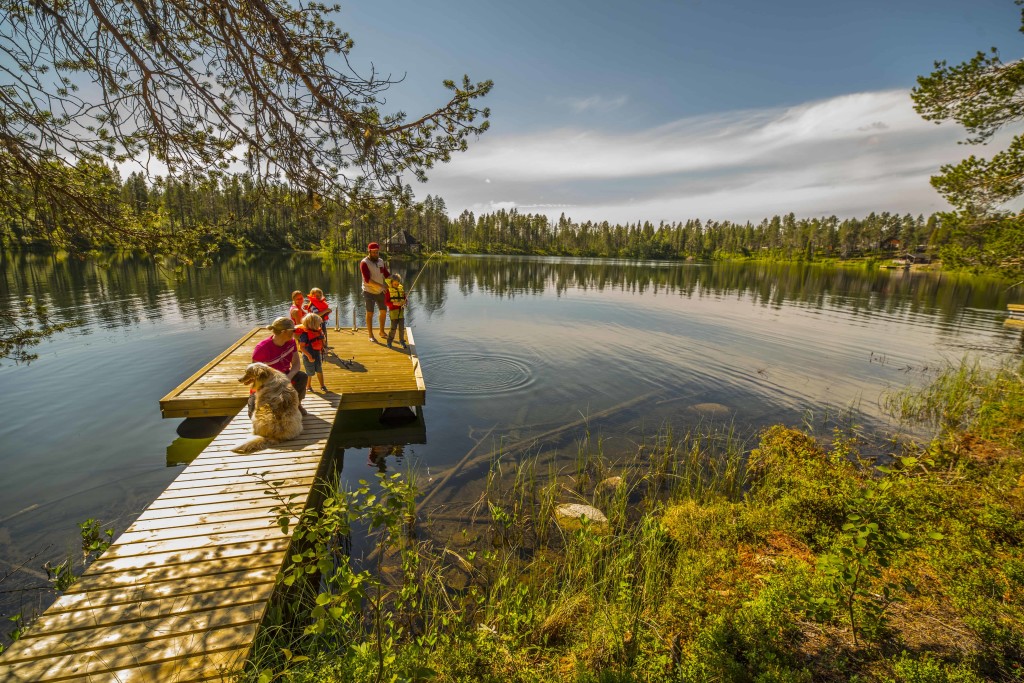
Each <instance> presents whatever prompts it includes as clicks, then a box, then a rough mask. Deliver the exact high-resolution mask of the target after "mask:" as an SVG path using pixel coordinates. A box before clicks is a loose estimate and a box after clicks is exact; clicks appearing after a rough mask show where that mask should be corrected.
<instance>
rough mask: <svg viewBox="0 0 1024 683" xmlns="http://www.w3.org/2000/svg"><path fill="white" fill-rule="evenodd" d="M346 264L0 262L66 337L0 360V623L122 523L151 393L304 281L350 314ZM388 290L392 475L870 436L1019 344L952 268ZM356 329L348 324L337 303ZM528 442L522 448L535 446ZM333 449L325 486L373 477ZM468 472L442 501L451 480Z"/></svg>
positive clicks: (541, 266)
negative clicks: (422, 429)
mask: <svg viewBox="0 0 1024 683" xmlns="http://www.w3.org/2000/svg"><path fill="white" fill-rule="evenodd" d="M357 263H358V262H357V260H356V259H350V260H341V259H331V258H326V259H322V258H318V257H317V256H315V255H310V254H255V255H254V254H245V255H237V256H231V257H226V258H224V259H223V260H222V261H221V262H219V263H218V264H216V265H214V266H213V267H210V268H206V269H188V268H186V269H184V271H183V272H182V273H181V274H180V275H176V274H175V273H174V272H173V271H171V270H169V269H164V268H160V267H158V266H156V265H154V264H153V263H152V262H149V261H145V260H141V259H137V258H132V257H127V256H108V257H102V258H98V259H93V260H86V261H76V260H61V259H58V258H56V257H53V256H48V255H36V254H15V255H10V254H8V255H5V256H2V257H0V308H2V310H4V311H11V310H14V309H15V308H16V307H17V304H18V302H20V301H22V300H23V299H24V298H25V297H28V296H31V297H35V298H36V299H37V300H40V301H44V302H46V303H47V304H48V305H49V307H50V310H51V313H52V314H53V315H54V316H55V317H56V318H58V319H76V320H79V321H80V322H81V324H80V325H79V326H78V327H76V328H74V329H72V330H70V331H67V332H64V333H61V334H59V335H57V336H55V337H54V338H52V339H51V340H48V341H45V342H43V344H42V345H40V346H39V347H38V348H37V352H38V354H39V358H38V360H36V361H34V362H32V363H31V364H30V365H28V366H24V365H23V366H16V365H13V364H11V363H10V362H7V361H4V362H3V364H2V365H0V387H2V388H3V391H0V415H2V416H3V420H2V422H0V471H2V472H3V476H2V477H0V577H4V576H5V575H6V574H8V572H10V570H12V569H15V568H18V567H21V569H20V570H19V571H17V572H16V573H15V574H14V575H13V576H10V577H9V578H8V579H7V580H6V581H3V582H0V615H2V616H6V615H9V614H11V613H13V612H16V611H19V610H25V609H31V608H33V607H37V606H41V605H45V604H46V603H47V602H48V601H49V600H50V599H51V598H50V597H48V596H47V595H46V594H45V593H43V592H41V591H38V590H36V588H37V587H39V586H45V585H46V580H45V578H46V577H45V573H44V572H43V571H42V569H41V565H42V564H43V562H44V561H46V560H49V561H51V562H52V563H54V564H56V563H58V562H60V561H61V560H62V559H63V558H65V557H67V556H68V555H69V554H72V555H73V554H77V552H78V551H77V549H76V545H77V542H78V541H77V538H78V535H77V525H78V523H80V522H82V521H84V520H86V519H88V518H94V519H97V520H100V521H101V522H102V523H103V524H104V525H112V526H113V527H114V528H115V529H116V530H117V531H118V532H120V531H123V530H124V528H125V527H127V526H128V525H129V524H130V523H131V522H132V521H133V520H134V518H135V517H136V516H137V515H138V514H139V513H140V512H141V511H142V510H143V509H144V508H145V507H146V506H147V505H148V504H149V502H150V501H152V500H153V499H154V498H155V497H156V496H157V495H159V493H160V492H161V491H162V490H163V489H164V487H165V486H166V485H167V484H168V483H169V482H170V481H171V480H173V479H174V478H175V476H177V474H178V473H179V472H180V470H181V465H180V464H174V462H175V458H174V457H172V454H173V453H176V452H177V449H179V447H180V441H176V439H177V435H176V433H175V428H176V427H177V425H178V422H179V421H178V420H162V419H161V417H160V411H159V406H158V400H159V399H160V398H161V397H162V396H163V395H164V394H166V393H167V392H168V391H170V390H171V389H173V388H174V387H175V386H177V385H178V384H179V383H180V382H182V381H183V380H184V379H185V378H187V377H188V376H189V375H191V374H192V373H193V372H195V371H196V370H197V369H199V368H200V367H201V366H202V365H203V364H205V363H206V362H207V361H209V360H210V359H211V358H213V357H214V356H215V355H217V354H218V353H219V352H220V351H222V350H223V349H224V348H226V347H227V346H228V345H229V344H231V343H232V342H233V341H235V340H237V339H238V338H239V337H240V336H242V334H243V333H244V332H245V331H247V330H249V329H251V328H252V327H253V326H254V325H257V324H267V323H268V322H269V321H270V320H272V319H273V318H274V317H276V316H278V315H286V314H287V311H288V306H289V294H290V293H291V291H292V290H294V289H297V288H298V289H303V290H305V291H308V290H309V288H311V287H314V286H319V287H321V288H322V289H324V290H325V292H326V293H327V298H328V301H329V302H330V303H331V304H332V305H334V306H335V308H336V310H337V311H338V313H339V314H340V319H341V321H342V323H343V324H344V325H350V324H351V321H352V318H353V312H355V311H357V309H358V307H359V306H361V303H362V299H361V294H360V292H359V278H358V275H357ZM391 266H392V270H394V271H397V272H399V273H400V274H402V275H403V276H404V277H405V282H406V285H407V286H409V285H414V286H412V287H411V288H410V296H409V302H410V303H409V312H408V320H407V324H408V325H410V326H411V327H412V329H413V330H414V333H415V338H416V346H417V353H418V354H419V356H420V358H421V361H422V365H423V372H424V377H425V380H426V386H427V404H426V407H425V410H424V415H425V423H426V431H427V439H426V440H427V443H426V444H420V445H411V446H406V447H405V449H404V451H403V452H402V455H401V458H400V463H394V462H392V464H391V466H395V464H400V466H402V467H412V468H414V469H415V470H416V471H417V472H418V473H419V475H420V476H425V477H427V478H429V477H431V475H432V473H433V472H436V471H439V470H443V469H445V468H447V467H450V466H451V465H453V464H454V463H456V462H458V461H459V460H460V459H461V458H462V457H463V456H464V455H465V454H466V453H467V452H468V451H470V450H471V449H473V448H474V447H477V444H478V442H480V441H481V440H484V441H486V442H487V443H484V444H482V447H485V448H486V449H487V450H489V449H490V448H491V447H492V446H493V445H497V444H498V443H500V441H499V440H504V441H505V442H509V441H516V442H523V441H524V440H526V441H529V440H530V439H531V438H532V437H533V436H535V435H538V434H546V433H551V432H553V431H554V430H557V429H558V428H559V427H561V426H564V425H566V424H568V423H577V424H578V427H577V428H574V429H570V430H567V431H563V432H561V433H560V434H559V437H558V438H557V439H554V440H553V441H552V442H551V443H550V444H549V445H547V446H546V447H550V448H555V449H566V450H572V449H573V448H574V447H575V444H576V443H577V442H578V441H579V440H580V439H582V438H583V436H584V434H585V433H586V432H587V431H589V433H590V434H591V436H592V437H598V436H599V437H600V438H601V439H602V449H603V452H604V455H605V456H606V457H611V458H615V457H618V456H620V455H621V456H625V455H628V454H630V453H633V452H635V451H636V448H637V444H639V443H641V442H643V441H644V440H645V439H650V438H652V437H654V436H655V435H657V434H658V433H659V432H660V431H662V430H665V429H668V428H671V429H673V430H676V431H679V430H686V429H692V428H695V427H701V428H715V427H716V426H718V427H722V428H731V429H733V430H734V431H735V433H736V434H737V435H738V438H741V439H747V440H749V441H750V442H751V445H753V438H754V437H753V436H752V435H753V434H755V433H756V430H757V429H758V428H760V427H763V426H765V425H768V424H772V423H776V422H783V423H786V424H792V425H798V426H804V427H807V428H809V429H812V430H814V431H815V432H816V433H819V434H823V435H827V434H829V433H830V432H831V430H832V428H833V427H834V426H836V425H842V426H845V427H846V428H850V429H855V430H857V431H858V432H859V433H862V434H864V435H870V434H875V433H881V432H883V431H884V430H886V429H887V420H886V416H885V414H884V412H883V410H882V409H881V407H880V401H881V398H882V397H883V396H884V395H885V393H886V392H888V391H891V390H893V389H899V388H902V387H904V386H907V385H919V384H922V383H924V382H926V381H927V380H928V379H929V378H930V377H931V376H933V374H934V372H935V371H936V370H937V369H939V368H941V367H942V366H943V365H944V364H945V363H948V362H954V363H955V362H958V361H959V360H960V359H961V358H962V357H963V356H964V355H965V354H972V355H976V356H978V357H979V358H981V359H983V360H984V361H985V362H998V361H999V360H1000V359H1001V358H1004V357H1006V356H1008V355H1011V354H1019V353H1020V352H1021V350H1022V348H1024V339H1022V334H1021V331H1020V330H1012V329H1006V328H1004V327H1003V324H1002V322H1003V319H1004V318H1005V316H1006V304H1007V303H1010V302H1019V301H1022V300H1024V291H1022V289H1021V288H1020V287H1017V288H1008V287H1007V283H1004V282H999V281H995V280H987V279H981V278H973V277H969V276H949V275H938V274H935V273H924V272H920V273H919V272H909V271H903V270H897V271H891V270H880V271H873V272H867V271H863V270H853V269H841V268H827V267H820V266H814V265H804V264H763V263H709V264H703V263H679V262H634V261H622V260H585V259H556V258H515V257H471V256H460V257H451V258H447V259H439V258H438V259H433V260H432V261H430V262H428V263H427V264H426V265H424V264H423V263H422V262H411V263H408V262H400V261H397V260H396V261H393V262H392V263H391ZM358 315H359V317H360V319H362V315H363V314H362V311H361V310H358ZM541 447H545V446H544V445H543V444H542V445H541V446H538V447H537V448H541ZM368 455H369V453H368V451H367V450H365V449H363V450H349V451H348V452H346V453H345V454H344V472H343V475H342V476H343V478H344V479H345V480H346V481H349V482H352V481H355V480H357V479H359V478H363V477H368V476H369V475H370V474H372V473H373V472H374V471H375V468H374V466H373V465H372V464H368V461H367V458H368ZM481 476H483V475H482V473H480V472H478V471H470V472H467V473H466V476H465V477H463V478H462V479H461V480H458V479H456V480H453V481H452V484H451V486H452V487H453V489H452V492H451V493H452V495H453V496H454V497H455V498H457V497H458V495H459V491H460V490H461V488H462V487H467V490H470V489H472V484H473V482H472V481H467V480H466V479H467V477H468V478H473V477H477V478H479V477H481Z"/></svg>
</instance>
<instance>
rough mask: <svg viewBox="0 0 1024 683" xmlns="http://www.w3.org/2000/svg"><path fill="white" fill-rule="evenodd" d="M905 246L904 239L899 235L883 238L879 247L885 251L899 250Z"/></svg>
mask: <svg viewBox="0 0 1024 683" xmlns="http://www.w3.org/2000/svg"><path fill="white" fill-rule="evenodd" d="M902 246H903V241H902V240H901V239H900V238H898V237H888V238H886V239H884V240H882V243H881V244H880V245H878V247H879V248H880V249H882V250H884V251H899V250H900V248H901V247H902Z"/></svg>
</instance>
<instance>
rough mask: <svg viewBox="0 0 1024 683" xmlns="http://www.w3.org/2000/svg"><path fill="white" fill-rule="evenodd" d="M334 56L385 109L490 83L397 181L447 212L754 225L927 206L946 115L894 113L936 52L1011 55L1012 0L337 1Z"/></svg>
mask: <svg viewBox="0 0 1024 683" xmlns="http://www.w3.org/2000/svg"><path fill="white" fill-rule="evenodd" d="M339 23H340V24H341V25H342V27H343V28H344V29H345V30H347V31H349V32H350V34H351V36H352V38H353V39H354V40H355V43H356V44H355V49H354V50H353V52H352V55H351V61H352V63H353V64H354V65H355V66H356V67H357V68H361V69H363V70H364V72H365V70H366V69H367V68H368V67H369V65H370V64H371V63H372V65H373V67H374V68H375V69H376V70H377V71H378V72H382V73H390V74H392V75H393V76H396V77H402V76H404V77H405V80H404V82H402V83H400V84H398V85H396V86H395V87H394V88H393V89H392V90H391V91H390V92H389V94H388V104H387V107H386V108H387V109H388V110H395V109H399V110H403V111H406V113H408V114H409V115H410V116H412V115H417V114H421V113H424V112H425V111H427V110H429V109H431V108H433V107H436V106H438V105H439V104H441V103H442V102H443V101H444V100H445V94H446V92H447V91H445V90H443V88H442V87H441V81H442V80H443V79H445V78H452V79H455V80H459V79H461V76H462V74H464V73H466V74H469V75H470V77H471V78H473V79H474V80H483V79H487V78H490V79H493V80H494V82H495V86H494V90H493V91H492V93H491V94H490V95H488V96H487V97H486V98H485V103H486V105H487V106H489V107H490V108H491V130H490V131H488V132H487V133H486V134H484V135H483V136H482V137H481V138H480V139H479V140H476V141H471V143H470V150H469V151H468V152H466V153H463V154H460V155H457V156H456V157H455V158H454V159H453V160H452V161H451V162H450V163H449V164H446V165H443V166H440V167H437V168H435V169H433V170H432V172H430V173H429V176H430V181H429V182H428V183H427V184H425V185H424V184H419V183H413V190H414V191H415V193H416V195H417V197H418V198H420V199H422V198H424V197H426V195H427V194H434V195H439V196H441V197H443V198H444V199H445V201H446V203H447V206H448V210H449V213H451V214H453V215H456V214H458V213H459V212H461V211H462V210H464V209H469V210H471V211H474V212H476V213H480V212H485V211H493V210H496V209H498V208H513V207H515V208H517V209H518V210H519V211H521V212H524V213H525V212H532V213H538V212H541V213H546V214H548V215H551V216H553V217H557V216H558V215H559V214H560V213H562V212H564V213H565V214H566V215H567V216H569V217H571V218H573V219H576V220H588V219H589V220H609V221H612V222H627V221H629V222H632V221H637V220H650V221H652V222H655V223H657V222H658V221H661V220H666V221H673V220H686V219H688V218H696V217H699V218H702V219H716V220H724V219H728V220H741V221H742V220H759V219H760V218H762V217H764V216H770V215H772V214H775V213H783V212H789V211H794V212H796V214H797V215H798V216H816V215H831V214H835V215H838V216H840V217H846V216H861V215H866V214H867V213H868V212H870V211H895V212H899V213H904V212H908V211H909V212H911V213H914V214H917V213H925V214H927V213H930V212H932V211H937V210H943V209H945V208H947V207H946V205H945V203H944V202H943V201H942V199H941V198H940V197H939V196H938V195H937V194H936V193H935V191H934V190H933V189H932V188H931V186H930V185H929V184H928V177H929V176H930V175H931V174H933V173H934V172H935V171H936V170H937V169H938V167H939V165H940V164H942V163H948V162H953V161H956V160H958V159H960V158H962V157H963V156H966V155H967V154H969V153H971V152H975V153H977V154H980V155H984V156H987V155H989V154H991V153H992V151H993V147H997V146H998V145H999V142H1000V141H1005V139H1006V138H1005V136H1003V138H1001V140H997V141H996V142H995V143H994V144H993V145H990V147H989V148H978V149H970V148H966V147H964V146H962V145H957V144H956V143H957V140H960V139H962V138H963V133H962V131H961V130H960V129H958V128H957V127H956V126H955V125H954V124H944V125H942V126H936V125H935V124H933V123H928V122H925V121H923V120H922V119H920V117H918V116H917V114H915V113H914V111H913V109H912V107H911V104H910V99H909V91H910V88H912V87H913V86H914V84H915V78H916V77H917V76H918V75H922V74H926V73H928V72H930V71H931V69H932V64H933V62H934V61H935V60H937V59H946V60H947V61H949V62H950V63H956V62H959V61H961V60H963V59H966V58H969V57H970V56H972V55H973V54H974V52H975V51H977V50H985V49H987V48H989V47H991V46H998V47H1000V50H1001V53H1002V55H1003V58H1004V59H1005V60H1009V59H1015V58H1018V57H1020V56H1021V52H1022V50H1021V47H1022V45H1024V36H1021V35H1020V33H1019V32H1018V30H1017V29H1018V27H1019V26H1020V14H1019V8H1018V7H1017V6H1016V5H1014V3H1013V2H1012V0H960V1H948V0H931V1H928V2H926V1H922V0H890V1H889V2H876V1H875V0H861V1H859V2H833V1H831V0H819V1H818V2H810V1H804V0H783V1H777V2H753V1H752V0H739V1H729V0H719V1H717V2H711V1H709V0H699V1H697V0H677V1H675V2H673V1H669V0H634V1H633V2H582V1H579V0H562V1H557V0H549V1H547V2H540V1H538V0H520V1H518V2H514V3H509V2H500V3H499V2H489V1H486V0H484V1H480V0H477V1H476V2H468V1H464V0H451V1H448V2H445V3H424V2H413V1H412V0H375V1H373V2H369V1H366V2H356V3H348V4H343V5H342V11H341V16H340V21H339Z"/></svg>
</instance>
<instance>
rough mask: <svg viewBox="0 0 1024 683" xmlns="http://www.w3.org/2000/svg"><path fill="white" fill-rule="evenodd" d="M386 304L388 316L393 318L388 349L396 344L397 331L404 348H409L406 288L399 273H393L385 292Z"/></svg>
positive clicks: (389, 331)
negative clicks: (406, 336) (406, 321)
mask: <svg viewBox="0 0 1024 683" xmlns="http://www.w3.org/2000/svg"><path fill="white" fill-rule="evenodd" d="M384 303H385V304H387V307H388V315H389V316H390V317H391V329H389V330H388V348H389V349H390V348H392V345H393V344H394V343H395V332H396V331H397V332H398V341H399V343H400V344H401V345H402V348H403V349H407V348H409V347H408V346H406V343H405V287H403V286H402V278H401V276H400V275H399V274H398V273H391V276H390V277H389V279H388V288H387V289H385V290H384Z"/></svg>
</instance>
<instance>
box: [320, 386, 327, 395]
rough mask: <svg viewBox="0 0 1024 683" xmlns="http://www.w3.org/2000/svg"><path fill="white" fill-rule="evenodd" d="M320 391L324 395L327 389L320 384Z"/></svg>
mask: <svg viewBox="0 0 1024 683" xmlns="http://www.w3.org/2000/svg"><path fill="white" fill-rule="evenodd" d="M320 391H322V392H324V393H325V394H326V393H327V387H325V386H324V385H323V384H321V385H320Z"/></svg>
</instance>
